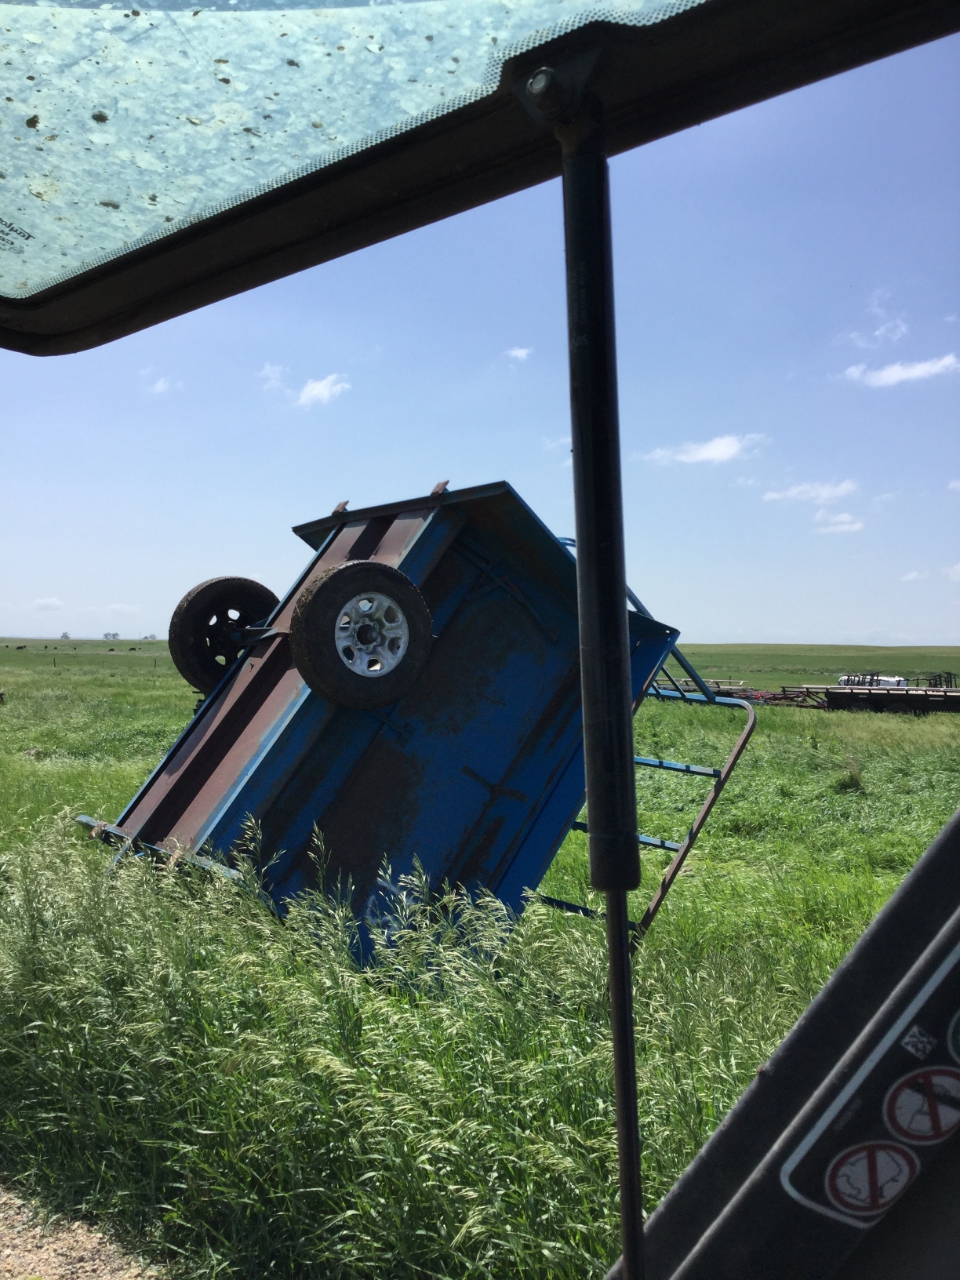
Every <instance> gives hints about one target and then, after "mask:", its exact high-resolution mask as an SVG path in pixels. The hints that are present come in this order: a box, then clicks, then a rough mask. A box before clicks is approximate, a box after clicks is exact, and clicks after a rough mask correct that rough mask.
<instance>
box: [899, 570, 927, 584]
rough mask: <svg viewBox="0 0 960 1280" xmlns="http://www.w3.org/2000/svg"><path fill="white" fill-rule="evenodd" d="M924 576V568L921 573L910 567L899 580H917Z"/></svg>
mask: <svg viewBox="0 0 960 1280" xmlns="http://www.w3.org/2000/svg"><path fill="white" fill-rule="evenodd" d="M926 576H927V574H926V570H924V572H923V573H920V572H919V571H918V570H916V569H911V570H910V572H909V573H905V574H904V575H903V577H902V578H901V579H900V581H901V582H919V581H920V579H921V578H925V577H926Z"/></svg>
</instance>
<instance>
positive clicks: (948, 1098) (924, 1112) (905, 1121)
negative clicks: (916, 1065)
mask: <svg viewBox="0 0 960 1280" xmlns="http://www.w3.org/2000/svg"><path fill="white" fill-rule="evenodd" d="M883 1118H884V1120H885V1121H886V1122H887V1128H888V1129H889V1130H890V1132H891V1133H892V1134H893V1135H894V1136H895V1137H897V1138H903V1139H905V1141H907V1142H917V1143H921V1144H923V1145H924V1146H926V1145H928V1144H930V1143H933V1142H943V1141H944V1139H945V1138H949V1137H950V1135H951V1133H953V1131H954V1129H956V1127H957V1125H960V1071H957V1070H955V1068H953V1067H927V1068H926V1069H924V1070H920V1071H911V1072H910V1074H909V1075H908V1076H904V1077H903V1079H902V1080H898V1081H897V1083H896V1084H895V1085H894V1086H893V1088H892V1089H891V1090H890V1092H889V1093H888V1094H887V1098H886V1101H885V1102H884V1104H883Z"/></svg>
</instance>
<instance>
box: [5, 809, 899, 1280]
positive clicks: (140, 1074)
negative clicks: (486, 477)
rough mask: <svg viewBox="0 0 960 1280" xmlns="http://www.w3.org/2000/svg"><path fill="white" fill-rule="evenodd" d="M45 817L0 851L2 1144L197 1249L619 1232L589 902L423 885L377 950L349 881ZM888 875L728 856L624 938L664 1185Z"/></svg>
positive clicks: (407, 1244) (303, 1271)
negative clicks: (328, 890) (752, 870)
mask: <svg viewBox="0 0 960 1280" xmlns="http://www.w3.org/2000/svg"><path fill="white" fill-rule="evenodd" d="M104 866H105V855H104V853H103V852H102V850H101V849H100V848H98V847H97V846H90V845H87V846H81V845H77V844H76V843H75V842H74V841H73V840H72V839H70V838H69V837H68V835H67V833H66V832H65V831H64V830H63V829H62V827H57V826H51V827H48V828H47V829H46V830H45V831H42V832H38V833H36V834H35V835H34V837H33V838H32V839H31V840H29V841H27V842H25V843H24V844H22V845H21V846H20V847H19V848H18V849H17V850H16V851H14V852H12V853H10V854H8V855H7V856H6V858H5V860H4V862H3V867H2V883H3V889H2V894H0V1089H2V1098H3V1102H2V1104H0V1166H2V1168H4V1169H5V1170H7V1171H8V1172H9V1173H11V1174H14V1175H16V1176H18V1177H19V1178H20V1180H21V1181H22V1182H23V1183H24V1184H25V1185H26V1186H28V1187H29V1188H30V1189H31V1190H33V1191H34V1192H35V1193H39V1194H40V1195H41V1196H42V1198H44V1199H45V1200H46V1201H47V1203H49V1204H50V1205H52V1206H55V1207H61V1208H67V1209H70V1210H73V1211H76V1210H77V1209H78V1208H79V1209H80V1210H82V1211H84V1212H86V1213H88V1214H91V1215H93V1216H95V1217H96V1218H98V1219H99V1220H101V1221H105V1222H107V1223H109V1224H112V1225H113V1227H114V1228H115V1229H117V1230H118V1231H119V1232H120V1234H121V1235H123V1234H126V1235H128V1236H129V1237H130V1238H132V1239H135V1240H136V1242H137V1244H138V1246H139V1247H140V1248H144V1247H147V1248H152V1249H153V1250H155V1252H156V1253H157V1254H158V1255H162V1256H166V1257H167V1258H168V1259H170V1258H173V1259H178V1260H179V1266H180V1269H181V1270H182V1271H184V1272H185V1273H188V1274H193V1275H207V1276H210V1275H219V1274H224V1275H238V1276H239V1275H254V1274H263V1273H267V1272H275V1273H278V1274H292V1273H296V1274H298V1275H301V1276H317V1277H319V1276H343V1277H347V1276H350V1277H352V1276H357V1277H360V1276H369V1275H372V1274H375V1273H379V1274H385V1275H390V1276H420V1275H427V1276H451V1277H453V1276H477V1277H480V1276H483V1277H487V1276H489V1277H494V1276H497V1277H499V1276H504V1277H505V1276H508V1275H511V1276H512V1275H515V1274H517V1273H519V1272H522V1273H524V1274H528V1275H543V1276H547V1275H549V1276H567V1275H570V1276H573V1275H578V1276H579V1275H583V1274H585V1273H587V1274H589V1273H590V1271H591V1270H593V1271H594V1272H597V1271H600V1270H601V1269H602V1266H603V1265H604V1264H605V1263H607V1262H609V1261H610V1260H611V1257H612V1255H613V1254H614V1253H615V1252H616V1239H617V1228H616V1221H615V1209H616V1196H615V1152H614V1145H613V1123H612V1080H611V1062H610V1051H609V1025H608V1008H607V1000H606V983H605V955H604V946H603V936H602V928H601V926H600V925H599V923H598V922H596V921H593V920H585V919H581V918H573V917H566V916H561V915H559V914H558V913H556V912H553V911H551V910H550V909H548V908H546V907H544V906H541V905H539V904H538V903H536V902H533V903H531V904H530V906H529V907H528V909H527V911H526V912H525V914H524V915H523V916H522V918H521V919H520V920H519V921H516V922H515V921H513V920H512V919H510V918H509V917H508V916H507V915H506V914H505V912H504V910H503V908H502V907H501V906H500V905H499V904H498V903H497V902H496V901H495V900H493V899H484V900H481V901H480V902H478V903H473V902H471V901H469V900H468V899H464V898H463V897H461V896H458V895H456V894H452V893H448V894H446V895H445V896H443V897H442V898H441V899H440V900H439V901H438V902H435V903H433V904H432V905H429V906H428V905H425V903H424V900H423V897H422V894H421V893H419V892H418V891H417V890H418V889H419V886H411V890H412V892H411V893H410V895H409V897H408V899H407V901H406V903H405V904H404V905H403V906H402V908H401V910H400V912H399V920H398V924H397V927H395V928H394V930H393V931H392V934H391V938H390V941H389V944H387V943H386V942H384V940H383V939H380V940H379V941H378V942H377V957H376V960H377V963H375V964H373V965H372V966H370V967H367V968H365V969H360V968H359V967H358V966H357V965H356V963H355V962H354V959H353V956H354V947H353V941H354V939H353V929H354V926H353V923H352V920H351V918H350V917H349V914H348V913H347V912H346V911H345V910H344V909H343V908H342V907H341V906H340V905H339V904H337V903H336V902H331V901H328V900H325V899H322V898H317V899H314V900H312V901H309V902H303V903H301V904H298V905H297V906H295V907H294V909H293V910H292V912H291V915H290V917H289V920H288V922H287V924H286V925H280V924H279V923H278V922H277V921H276V920H275V919H274V918H273V917H272V916H271V915H269V914H268V913H267V912H266V911H265V910H264V909H263V908H262V907H260V905H259V904H258V903H257V901H256V899H255V897H253V896H252V895H251V894H249V893H246V892H244V891H243V890H242V889H240V888H237V887H236V886H235V885H233V884H231V883H228V882H224V881H221V880H219V879H213V878H210V877H207V876H205V875H202V874H201V875H199V876H198V875H196V874H191V872H190V871H189V870H181V871H179V872H177V871H168V870H156V869H154V868H153V867H151V866H149V865H145V864H144V863H142V862H137V861H130V862H128V863H127V864H125V865H123V866H121V867H120V868H119V869H118V870H117V871H115V872H113V873H111V874H109V875H105V874H104ZM876 905H877V894H876V891H875V888H873V887H872V886H870V885H869V884H864V883H860V882H857V883H855V884H851V883H849V882H848V881H847V880H846V879H844V878H843V877H836V876H835V877H833V878H831V879H829V880H828V881H827V882H826V883H821V882H818V881H817V880H815V879H813V878H812V877H810V876H806V875H803V876H788V875H774V876H762V875H759V874H753V875H741V876H739V877H734V876H730V875H720V876H718V877H717V878H715V879H714V881H713V882H712V883H710V884H706V883H704V884H703V885H702V886H701V888H700V890H699V891H697V892H692V893H691V892H687V893H686V895H685V902H684V905H683V909H682V910H674V909H672V904H671V905H669V906H668V907H667V909H666V910H665V912H664V914H663V918H662V920H661V921H660V922H659V923H658V928H657V930H656V932H655V933H653V934H651V936H650V938H649V939H648V942H647V944H646V945H645V947H644V949H643V951H642V952H641V953H640V955H639V957H638V962H637V966H636V999H637V1011H638V1047H639V1053H640V1081H641V1098H642V1124H643V1130H644V1135H645V1144H646V1145H645V1152H644V1161H645V1166H646V1177H647V1195H648V1199H649V1201H650V1203H651V1204H652V1203H654V1202H655V1201H656V1200H657V1199H658V1198H659V1196H660V1195H661V1194H662V1193H663V1192H664V1191H665V1190H666V1189H667V1188H668V1187H669V1185H670V1184H671V1183H672V1181H673V1180H674V1178H675V1177H676V1176H677V1174H678V1173H679V1172H680V1171H681V1169H682V1168H683V1166H684V1165H685V1164H686V1163H687V1161H688V1160H689V1159H690V1157H691V1156H692V1155H693V1153H694V1152H695V1151H696V1149H697V1148H698V1147H699V1145H700V1144H701V1143H702V1141H703V1140H704V1138H705V1137H706V1136H707V1135H708V1134H709V1132H710V1131H711V1130H712V1128H713V1127H714V1126H715V1124H716V1123H717V1122H718V1120H719V1119H720V1118H721V1117H722V1115H723V1113H724V1112H725V1111H726V1110H727V1108H728V1107H729V1106H730V1105H731V1103H732V1102H733V1101H734V1099H735V1098H736V1096H737V1095H738V1094H739V1092H740V1091H741V1090H742V1088H743V1087H744V1085H745V1084H746V1082H747V1081H748V1080H749V1078H750V1076H751V1075H752V1073H753V1072H754V1071H755V1069H756V1067H757V1065H758V1063H760V1062H762V1061H763V1059H764V1058H765V1057H766V1056H767V1054H768V1053H769V1052H770V1050H771V1049H772V1047H773V1046H774V1045H775V1044H776V1042H777V1041H778V1039H779V1038H780V1036H781V1035H782V1033H783V1031H784V1029H785V1028H786V1027H787V1026H789V1025H790V1023H791V1022H792V1021H793V1020H794V1018H795V1017H796V1016H797V1014H798V1013H799V1012H800V1011H801V1009H802V1008H803V1007H804V1005H805V1004H806V1002H807V1001H808V999H809V997H810V995H811V994H812V992H813V991H815V990H816V988H817V987H818V986H819V984H820V983H821V982H822V980H823V978H824V976H825V975H826V973H827V972H828V971H829V969H830V968H831V967H832V966H833V965H834V964H835V963H836V961H837V960H838V959H839V957H840V956H841V955H842V953H843V951H844V950H845V947H846V945H847V944H848V942H849V941H850V940H851V938H852V937H854V936H855V935H856V933H857V932H858V931H859V929H860V927H861V926H862V924H863V922H864V920H865V919H867V918H869V916H870V914H871V913H872V911H873V910H874V909H875V907H876Z"/></svg>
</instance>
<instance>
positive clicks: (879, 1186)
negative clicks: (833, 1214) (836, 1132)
mask: <svg viewBox="0 0 960 1280" xmlns="http://www.w3.org/2000/svg"><path fill="white" fill-rule="evenodd" d="M919 1172H920V1161H919V1160H918V1159H917V1157H916V1156H915V1155H914V1154H913V1152H912V1151H909V1150H908V1149H907V1148H906V1147H901V1146H900V1144H899V1143H896V1142H863V1143H861V1144H860V1146H858V1147H849V1148H848V1149H847V1150H846V1151H842V1152H841V1153H840V1155H838V1156H837V1158H836V1160H834V1161H833V1163H832V1164H831V1165H830V1167H829V1169H828V1170H827V1176H826V1179H825V1187H826V1192H827V1196H828V1197H829V1199H830V1200H832V1201H833V1203H834V1204H835V1205H836V1206H837V1208H838V1209H843V1210H844V1211H845V1212H847V1213H853V1214H857V1215H858V1216H863V1217H869V1216H870V1215H872V1214H876V1213H883V1211H884V1210H885V1209H889V1208H890V1206H891V1205H892V1204H893V1202H894V1200H897V1199H899V1197H900V1196H902V1195H903V1193H904V1191H906V1189H907V1187H909V1185H910V1183H911V1182H913V1180H914V1178H915V1177H916V1176H917V1174H918V1173H919Z"/></svg>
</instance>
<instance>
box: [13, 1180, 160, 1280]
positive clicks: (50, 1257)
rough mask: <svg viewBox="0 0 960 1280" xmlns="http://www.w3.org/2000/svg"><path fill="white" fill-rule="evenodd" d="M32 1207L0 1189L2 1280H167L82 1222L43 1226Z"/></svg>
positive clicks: (154, 1269) (55, 1223)
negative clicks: (163, 1279)
mask: <svg viewBox="0 0 960 1280" xmlns="http://www.w3.org/2000/svg"><path fill="white" fill-rule="evenodd" d="M41 1221H42V1220H41V1218H40V1216H39V1215H38V1213H37V1211H36V1209H35V1208H34V1206H32V1205H31V1204H30V1203H29V1201H26V1200H21V1199H19V1198H18V1197H17V1196H14V1195H11V1194H10V1193H9V1192H7V1191H4V1190H3V1189H2V1188H0V1280H162V1275H163V1273H162V1272H161V1271H160V1269H159V1268H157V1267H151V1266H148V1265H147V1264H146V1263H144V1262H143V1261H142V1259H140V1258H136V1257H134V1256H132V1255H131V1254H128V1253H123V1252H121V1250H120V1249H118V1248H117V1247H116V1245H114V1244H111V1243H110V1241H109V1240H107V1239H106V1238H105V1237H104V1236H102V1235H101V1234H100V1232H99V1231H94V1230H92V1229H91V1228H90V1227H88V1226H87V1225H86V1224H85V1223H82V1222H65V1221H63V1220H62V1219H60V1218H56V1219H54V1220H53V1221H52V1222H50V1223H49V1224H47V1225H46V1226H41V1225H40V1223H41Z"/></svg>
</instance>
